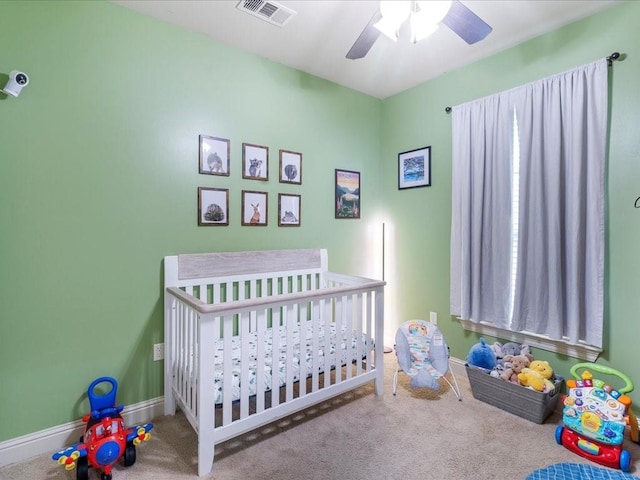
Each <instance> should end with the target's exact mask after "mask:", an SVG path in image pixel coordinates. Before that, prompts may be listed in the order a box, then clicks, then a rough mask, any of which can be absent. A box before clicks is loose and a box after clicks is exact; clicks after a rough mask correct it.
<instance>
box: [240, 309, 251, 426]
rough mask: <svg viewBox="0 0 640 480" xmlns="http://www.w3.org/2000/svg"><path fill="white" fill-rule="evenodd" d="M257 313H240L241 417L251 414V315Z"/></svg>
mask: <svg viewBox="0 0 640 480" xmlns="http://www.w3.org/2000/svg"><path fill="white" fill-rule="evenodd" d="M253 315H255V312H251V313H250V314H246V313H245V314H241V315H239V319H238V321H239V322H240V418H241V419H242V418H247V417H248V416H249V377H250V368H251V365H250V363H249V351H250V349H251V346H250V345H249V340H250V338H249V321H250V318H251V316H253Z"/></svg>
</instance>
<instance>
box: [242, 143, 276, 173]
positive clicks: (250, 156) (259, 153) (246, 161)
mask: <svg viewBox="0 0 640 480" xmlns="http://www.w3.org/2000/svg"><path fill="white" fill-rule="evenodd" d="M242 178H248V179H251V180H263V181H265V182H266V181H267V180H269V147H264V146H262V145H254V144H252V143H243V144H242Z"/></svg>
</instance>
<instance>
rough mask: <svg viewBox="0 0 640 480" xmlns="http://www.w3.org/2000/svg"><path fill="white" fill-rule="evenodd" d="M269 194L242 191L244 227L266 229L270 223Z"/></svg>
mask: <svg viewBox="0 0 640 480" xmlns="http://www.w3.org/2000/svg"><path fill="white" fill-rule="evenodd" d="M268 206H269V204H268V193H267V192H256V191H253V190H242V225H243V226H247V227H265V226H267V223H268V218H269V216H268Z"/></svg>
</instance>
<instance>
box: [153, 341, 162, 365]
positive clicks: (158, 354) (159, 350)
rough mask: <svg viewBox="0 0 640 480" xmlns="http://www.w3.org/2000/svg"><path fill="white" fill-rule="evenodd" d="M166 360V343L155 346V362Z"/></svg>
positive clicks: (155, 344)
mask: <svg viewBox="0 0 640 480" xmlns="http://www.w3.org/2000/svg"><path fill="white" fill-rule="evenodd" d="M158 360H164V343H154V344H153V361H154V362H157V361H158Z"/></svg>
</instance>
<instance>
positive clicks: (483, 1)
mask: <svg viewBox="0 0 640 480" xmlns="http://www.w3.org/2000/svg"><path fill="white" fill-rule="evenodd" d="M269 1H272V0H269ZM114 3H117V4H119V5H122V6H124V7H126V8H130V9H132V10H135V11H137V12H140V13H142V14H145V15H149V16H152V17H155V18H158V19H160V20H164V21H166V22H169V23H172V24H175V25H180V26H183V27H185V28H187V29H189V30H192V31H194V32H200V33H202V34H204V35H206V36H208V37H210V38H212V39H214V40H216V41H218V42H221V43H224V44H226V45H229V46H231V47H235V48H238V49H240V50H244V51H246V52H250V53H253V54H256V55H259V56H261V57H265V58H268V59H269V60H272V61H274V62H277V63H280V64H283V65H287V66H289V67H292V68H295V69H298V70H302V71H304V72H307V73H310V74H312V75H315V76H318V77H321V78H325V79H327V80H330V81H332V82H335V83H338V84H340V85H343V86H345V87H349V88H352V89H354V90H358V91H360V92H363V93H366V94H368V95H371V96H374V97H377V98H386V97H389V96H391V95H394V94H396V93H399V92H402V91H403V90H406V89H408V88H411V87H413V86H415V85H418V84H420V83H423V82H425V81H427V80H430V79H432V78H435V77H437V76H439V75H442V74H443V73H445V72H449V71H451V70H454V69H456V68H459V67H462V66H464V65H467V64H469V63H472V62H474V61H476V60H479V59H481V58H484V57H487V56H489V55H492V54H494V53H496V52H498V51H501V50H504V49H506V48H508V47H511V46H514V45H517V44H519V43H522V42H523V41H525V40H528V39H530V38H533V37H536V36H538V35H540V34H542V33H545V32H549V31H551V30H554V29H556V28H558V27H559V26H562V25H565V24H568V23H571V22H573V21H576V20H578V19H581V18H584V17H586V16H589V15H591V14H593V13H595V12H598V11H600V10H603V9H604V8H607V7H609V6H612V5H615V4H616V3H619V2H618V1H616V0H587V1H580V0H488V1H487V0H463V3H464V4H465V5H466V6H467V7H469V8H470V9H471V10H473V11H474V12H475V13H476V14H477V15H478V16H480V17H481V18H482V19H483V20H484V21H485V22H487V23H488V24H489V25H491V26H492V27H493V32H491V34H489V36H488V37H487V38H486V39H484V40H482V41H480V42H478V43H476V44H475V45H467V44H466V43H465V42H464V41H463V40H462V39H461V38H460V37H458V36H457V35H456V34H455V33H453V32H452V31H451V30H450V29H449V28H447V27H446V26H444V25H442V26H441V27H440V28H439V29H438V31H436V32H435V33H434V34H433V35H431V36H430V37H428V38H427V39H425V40H423V41H421V42H419V43H417V44H413V43H411V42H410V41H409V39H408V32H406V31H404V30H406V29H403V30H401V32H400V39H399V40H398V42H397V43H396V42H393V41H392V40H390V39H388V38H386V37H384V36H380V38H379V39H378V40H377V41H376V43H375V44H374V45H373V47H372V48H371V50H370V51H369V54H368V55H367V56H366V57H365V58H363V59H359V60H348V59H346V58H345V55H346V53H347V52H348V51H349V49H350V48H351V45H353V42H354V41H355V40H356V38H358V35H360V32H361V31H362V29H363V28H364V26H365V25H366V24H367V23H368V22H369V20H370V19H371V17H372V16H373V15H374V13H375V12H376V11H377V10H378V9H379V2H378V1H365V0H350V1H338V0H328V1H327V0H325V1H320V0H301V1H300V0H298V1H293V0H275V3H278V4H280V5H283V6H285V7H287V8H290V9H292V10H294V11H295V12H297V14H296V15H295V16H294V17H293V18H292V19H291V20H290V21H289V22H288V23H287V24H286V25H285V26H283V27H279V26H275V25H272V24H270V23H268V22H266V21H263V20H261V19H259V18H256V17H254V16H252V15H249V14H247V13H245V12H242V11H240V10H238V9H237V8H236V6H237V5H238V3H239V2H238V0H229V1H226V0H114Z"/></svg>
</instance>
